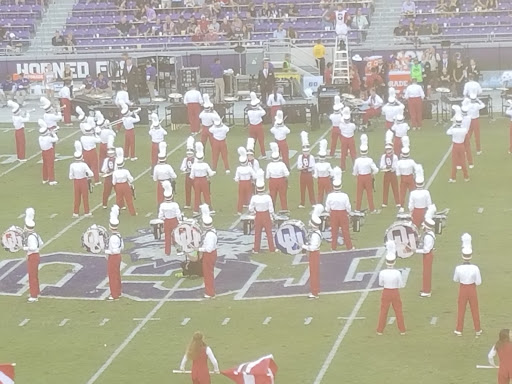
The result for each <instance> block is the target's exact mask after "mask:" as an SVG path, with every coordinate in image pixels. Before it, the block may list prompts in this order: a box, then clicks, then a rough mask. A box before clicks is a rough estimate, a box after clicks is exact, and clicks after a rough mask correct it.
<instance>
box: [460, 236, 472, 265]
mask: <svg viewBox="0 0 512 384" xmlns="http://www.w3.org/2000/svg"><path fill="white" fill-rule="evenodd" d="M461 240H462V258H463V259H471V254H472V253H473V246H472V245H471V240H472V239H471V235H470V234H469V233H465V234H463V235H462V237H461ZM465 256H466V257H465ZM467 256H469V257H467Z"/></svg>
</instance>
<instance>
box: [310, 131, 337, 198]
mask: <svg viewBox="0 0 512 384" xmlns="http://www.w3.org/2000/svg"><path fill="white" fill-rule="evenodd" d="M318 146H319V147H320V149H319V150H318V161H317V162H315V166H314V167H313V178H315V179H317V185H318V195H317V199H316V201H317V202H318V203H322V202H323V201H324V197H325V196H327V195H328V194H329V193H330V192H331V187H332V185H331V177H332V175H333V173H332V167H331V164H330V163H328V162H327V161H325V158H326V156H327V140H326V139H322V140H320V143H318Z"/></svg>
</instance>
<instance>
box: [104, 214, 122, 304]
mask: <svg viewBox="0 0 512 384" xmlns="http://www.w3.org/2000/svg"><path fill="white" fill-rule="evenodd" d="M118 227H119V206H117V205H113V206H112V209H111V210H110V218H109V228H110V230H111V231H112V233H111V234H110V236H109V238H108V246H107V249H105V254H106V255H107V275H108V286H109V288H110V296H109V297H108V300H109V301H114V300H118V299H119V298H120V297H121V290H122V288H123V285H122V283H121V252H122V251H123V249H124V241H123V238H122V237H121V234H120V233H119V230H118Z"/></svg>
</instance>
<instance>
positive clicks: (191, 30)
mask: <svg viewBox="0 0 512 384" xmlns="http://www.w3.org/2000/svg"><path fill="white" fill-rule="evenodd" d="M196 26H197V25H196V19H195V18H194V17H193V16H192V17H190V19H188V25H187V35H194V34H195V33H196ZM199 31H201V28H199Z"/></svg>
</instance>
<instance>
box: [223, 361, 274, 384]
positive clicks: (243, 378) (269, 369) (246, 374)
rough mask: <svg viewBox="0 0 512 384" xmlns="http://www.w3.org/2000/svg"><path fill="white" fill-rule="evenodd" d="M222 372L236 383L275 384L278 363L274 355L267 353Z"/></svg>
mask: <svg viewBox="0 0 512 384" xmlns="http://www.w3.org/2000/svg"><path fill="white" fill-rule="evenodd" d="M221 373H222V374H223V375H224V376H226V377H229V378H230V379H231V380H233V381H234V382H235V383H236V384H274V379H275V376H276V373H277V364H276V362H275V361H274V356H272V355H267V356H263V357H261V358H259V359H258V360H255V361H250V362H248V363H242V364H240V365H239V366H238V367H235V368H231V369H227V370H225V371H222V372H221Z"/></svg>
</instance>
